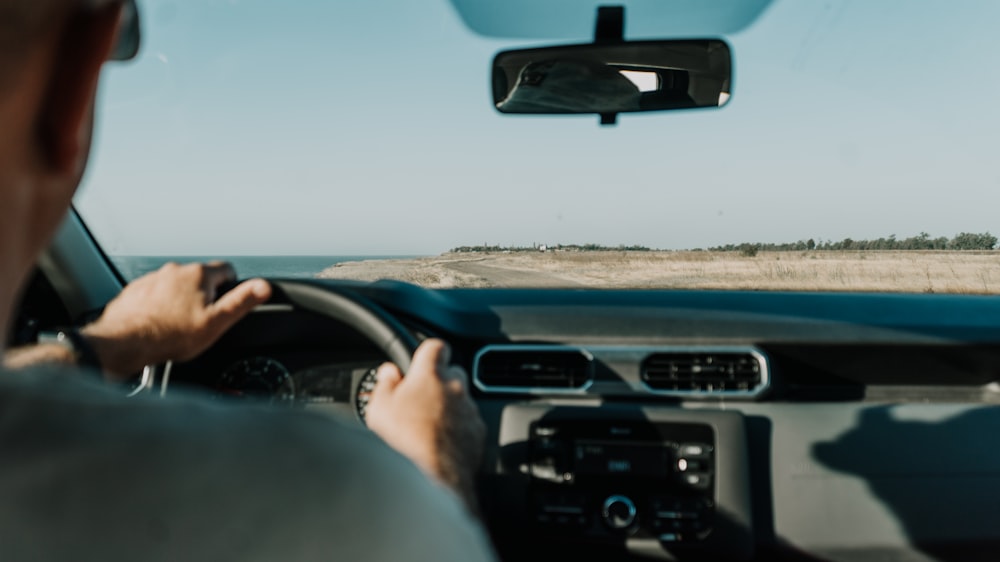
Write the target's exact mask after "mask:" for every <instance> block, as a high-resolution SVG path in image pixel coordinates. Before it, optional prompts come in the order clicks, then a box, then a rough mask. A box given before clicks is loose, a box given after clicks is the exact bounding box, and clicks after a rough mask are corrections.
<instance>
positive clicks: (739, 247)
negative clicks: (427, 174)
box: [450, 232, 998, 256]
mask: <svg viewBox="0 0 1000 562" xmlns="http://www.w3.org/2000/svg"><path fill="white" fill-rule="evenodd" d="M997 242H998V240H997V237H996V236H994V235H992V234H990V233H989V232H982V233H973V232H961V233H959V234H956V235H955V236H953V237H952V238H946V237H944V236H940V237H937V238H932V237H931V235H930V234H927V233H926V232H921V233H920V234H918V235H916V236H910V237H909V238H896V235H895V234H891V235H889V236H888V237H882V238H876V239H873V240H854V239H853V238H844V239H843V240H822V239H820V240H815V239H812V238H810V239H808V240H799V241H797V242H785V243H773V242H755V243H750V242H743V243H740V244H726V245H723V246H714V247H711V248H708V250H709V251H712V252H739V253H740V254H742V255H744V256H755V255H757V253H758V252H806V251H845V250H854V251H859V250H994V249H996V248H997ZM551 250H554V251H561V252H655V251H658V250H656V249H653V248H650V247H648V246H642V245H638V244H633V245H624V244H620V245H618V246H605V245H602V244H554V245H551V246H547V245H544V244H532V245H531V246H516V245H512V246H501V245H499V244H482V245H478V246H458V247H456V248H452V249H451V250H450V251H451V252H452V253H491V252H493V253H501V252H508V253H514V252H538V251H551ZM695 250H701V248H696V249H695Z"/></svg>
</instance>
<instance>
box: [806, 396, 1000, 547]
mask: <svg viewBox="0 0 1000 562" xmlns="http://www.w3.org/2000/svg"><path fill="white" fill-rule="evenodd" d="M894 408H895V407H892V406H879V407H872V408H867V409H864V410H863V411H862V412H861V413H860V414H859V417H858V421H857V424H856V426H855V427H854V428H852V429H851V430H850V431H848V432H846V433H844V434H842V435H840V436H838V437H837V438H836V440H834V441H830V442H825V443H817V444H816V445H814V446H813V450H812V454H813V457H814V458H815V459H816V460H817V461H818V462H819V463H821V464H822V465H824V466H826V467H829V468H831V469H833V470H834V471H837V472H842V473H846V474H850V475H854V476H857V477H859V478H862V479H863V480H864V481H865V483H866V484H867V486H868V488H869V489H870V491H871V492H872V494H874V495H875V496H876V497H877V498H878V499H879V500H880V501H881V502H882V503H883V504H884V505H885V506H886V507H887V508H888V509H889V510H891V512H892V514H893V515H894V516H895V517H896V519H897V520H898V522H899V524H900V526H901V528H902V530H903V532H904V533H905V535H906V539H907V540H908V542H909V543H910V544H911V545H913V546H914V547H915V548H916V549H918V550H920V551H921V552H923V553H925V554H926V555H928V556H930V557H932V558H933V559H935V560H941V561H947V562H951V561H955V562H958V561H963V562H966V561H971V560H997V558H998V557H1000V533H998V532H997V529H998V526H997V524H998V522H1000V447H997V446H995V444H994V443H992V439H995V438H996V436H998V435H1000V409H998V408H993V407H978V408H971V409H969V408H962V407H956V408H955V409H954V411H952V412H951V415H950V416H949V417H944V418H942V417H941V415H940V414H941V412H942V410H941V409H940V408H936V409H933V410H931V409H929V408H922V407H920V406H910V407H907V408H906V409H905V411H903V410H899V411H896V410H895V409H894ZM903 416H905V417H903ZM982 537H993V539H992V540H990V541H989V542H988V543H984V542H982V540H981V538H982Z"/></svg>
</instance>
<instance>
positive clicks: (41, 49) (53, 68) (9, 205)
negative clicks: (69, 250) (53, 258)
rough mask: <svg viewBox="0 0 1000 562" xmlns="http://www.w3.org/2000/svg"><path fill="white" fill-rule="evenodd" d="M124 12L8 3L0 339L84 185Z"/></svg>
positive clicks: (1, 84) (106, 4)
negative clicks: (104, 77) (101, 88)
mask: <svg viewBox="0 0 1000 562" xmlns="http://www.w3.org/2000/svg"><path fill="white" fill-rule="evenodd" d="M123 4H124V2H123V1H122V0H0V335H2V334H3V330H4V328H5V327H6V325H7V322H8V321H9V316H10V311H11V308H12V306H13V299H14V298H15V295H16V293H17V289H18V287H19V285H20V284H21V283H22V282H23V280H24V278H25V277H26V276H27V274H28V273H29V272H30V270H31V267H32V265H33V264H34V262H35V259H36V258H37V257H38V254H39V252H41V251H42V250H43V249H44V248H45V246H46V244H48V242H49V240H50V239H51V237H52V235H53V233H54V232H55V229H56V227H57V226H58V225H59V221H60V220H61V219H62V217H63V216H64V214H65V212H66V210H67V209H68V208H69V205H70V203H71V201H72V197H73V193H74V191H75V190H76V188H77V186H78V185H79V183H80V179H81V177H82V176H83V171H84V168H85V166H86V163H87V156H88V155H89V152H90V139H91V133H92V129H93V116H94V101H95V99H96V94H97V83H98V77H99V75H100V70H101V66H102V64H103V63H104V61H105V60H107V59H108V58H109V56H110V55H111V54H112V53H113V51H114V47H115V39H116V36H117V31H118V28H119V22H120V21H121V15H122V10H123ZM0 342H2V340H0Z"/></svg>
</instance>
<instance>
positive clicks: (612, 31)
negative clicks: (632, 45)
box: [594, 6, 625, 45]
mask: <svg viewBox="0 0 1000 562" xmlns="http://www.w3.org/2000/svg"><path fill="white" fill-rule="evenodd" d="M624 42H625V6H598V7H597V25H596V26H595V28H594V44H597V45H601V44H608V43H624Z"/></svg>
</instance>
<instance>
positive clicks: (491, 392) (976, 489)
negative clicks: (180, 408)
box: [8, 2, 1000, 562]
mask: <svg viewBox="0 0 1000 562" xmlns="http://www.w3.org/2000/svg"><path fill="white" fill-rule="evenodd" d="M468 4H469V3H468V2H457V5H458V6H459V10H460V12H461V10H462V6H466V7H468V6H467V5H468ZM512 4H517V3H512ZM521 4H524V3H521ZM529 4H530V3H529ZM522 8H523V9H524V10H530V9H531V7H530V6H523V7H522ZM469 9H470V10H471V8H469ZM755 9H757V11H759V9H762V8H759V6H757V8H755ZM461 13H462V14H463V15H467V14H466V12H461ZM470 17H471V16H470ZM586 17H587V18H589V19H590V20H591V21H592V20H593V17H594V13H593V12H590V13H589V14H588V15H587V16H586ZM616 17H617V18H620V17H621V14H620V13H615V12H614V11H611V12H608V13H606V14H605V18H606V19H605V20H604V24H603V25H602V24H601V17H600V16H598V25H597V29H598V32H597V33H596V34H595V41H594V45H601V44H602V41H605V42H608V41H610V42H611V43H614V42H615V41H616V39H615V38H616V37H617V40H618V41H619V42H621V41H622V39H621V27H620V25H619V26H618V27H616V26H615V24H614V21H616V20H615V18H616ZM607 18H610V20H609V19H607ZM608 21H611V23H610V24H609V23H608ZM484 22H486V23H484ZM467 23H469V25H470V26H472V27H473V28H475V27H476V26H483V25H488V24H489V22H488V21H487V20H475V21H471V20H470V21H469V22H467ZM602 29H603V30H604V31H603V32H602V31H601V30H602ZM602 33H603V34H602ZM609 38H610V39H609ZM701 45H702V48H705V45H709V44H707V43H705V44H701ZM564 47H565V45H564ZM721 47H723V48H725V47H726V46H725V43H724V42H723V43H721ZM718 49H719V44H714V47H713V48H709V50H711V51H712V53H718V52H719V51H718ZM726 49H727V50H726V52H727V53H728V48H726ZM598 51H600V49H598ZM675 52H681V51H675ZM683 54H684V56H692V57H694V56H695V55H692V54H691V53H689V52H687V51H684V53H683ZM575 56H576V55H574V57H575ZM616 56H617V55H616ZM698 56H699V57H700V55H698ZM712 56H716V55H715V54H713V55H712ZM733 56H734V59H736V60H737V63H735V64H738V53H734V55H733ZM634 58H635V60H634V61H633V62H634V64H631V65H630V63H629V62H628V61H623V60H619V59H615V60H614V61H613V63H614V64H615V65H617V66H616V68H617V69H619V70H620V69H622V68H631V69H639V71H641V72H651V73H653V74H659V75H658V77H657V80H658V83H662V84H677V88H681V89H684V88H689V87H691V86H690V85H691V84H702V85H703V86H704V87H705V88H707V89H706V90H704V91H702V92H701V93H700V94H699V95H698V96H693V97H692V98H691V99H690V100H688V103H685V104H683V105H684V107H690V106H691V105H692V104H694V103H696V102H697V104H698V105H719V104H720V98H719V97H720V95H721V94H726V97H728V92H729V87H730V83H729V80H728V74H729V70H728V67H726V64H721V63H716V62H711V64H709V63H708V62H706V61H707V60H708V59H704V58H699V60H700V61H701V62H699V63H698V64H699V65H702V66H699V67H698V68H699V69H700V70H698V71H697V72H695V71H691V72H689V73H686V74H685V75H684V76H679V75H678V76H673V75H672V74H671V73H672V72H674V71H672V70H670V68H674V67H673V66H670V65H665V66H663V67H660V66H658V63H656V62H655V61H653V60H652V59H651V57H650V54H649V52H646V51H643V52H642V53H640V54H639V55H636V57H634ZM725 58H726V63H727V64H728V55H726V57H725ZM536 60H537V57H532V56H523V57H521V58H520V59H519V58H518V57H517V56H515V55H509V56H508V57H507V58H501V57H498V59H497V60H496V61H494V65H495V66H494V70H495V72H494V75H493V79H494V83H493V86H494V87H493V90H492V93H493V98H492V101H493V102H494V104H496V106H497V109H498V110H500V111H503V109H502V108H501V107H500V106H501V105H502V102H503V100H504V99H509V97H508V96H509V95H510V94H511V92H512V88H514V84H517V83H524V84H527V85H526V86H524V87H529V88H530V87H532V83H533V82H534V84H535V85H537V84H538V83H544V82H545V80H547V79H548V78H549V77H551V76H552V75H551V74H550V75H549V76H548V77H546V76H542V75H538V74H537V73H538V72H539V69H538V67H533V68H528V67H529V66H530V65H531V64H532V62H533V61H536ZM574 60H575V59H574ZM712 60H713V61H714V59H712ZM602 64H603V62H602ZM710 66H711V67H712V69H711V71H712V72H721V74H712V75H710V76H709V77H707V78H706V77H705V76H704V75H702V74H704V73H707V72H708V70H709V67H710ZM721 67H725V68H723V70H721V71H720V70H718V69H719V68H721ZM497 68H499V69H501V70H499V71H497V70H496V69H497ZM692 68H693V67H692ZM524 70H527V71H528V72H527V74H525V73H524V72H523V71H524ZM550 70H551V67H550ZM702 71H704V72H702ZM532 73H535V75H534V76H531V74H532ZM594 76H598V78H595V80H598V81H600V80H603V78H600V77H599V76H600V74H599V73H595V74H594ZM698 76H701V77H700V78H699V77H698ZM498 81H499V82H498ZM519 81H520V82H519ZM550 83H551V82H550ZM672 87H673V86H667V87H666V88H667V89H670V88H672ZM609 91H610V90H609ZM736 95H738V93H737V94H736ZM667 97H669V96H667ZM546 99H547V100H548V99H549V98H546ZM609 100H610V98H609V99H608V100H604V101H601V100H598V101H597V102H594V101H593V99H590V100H589V101H587V103H583V102H581V101H580V99H578V98H573V97H572V96H571V98H570V99H568V100H563V102H561V103H559V104H557V105H545V103H551V102H550V101H545V102H544V103H542V105H532V106H531V109H530V110H529V112H531V111H534V112H582V113H592V114H595V115H598V116H600V122H601V123H604V124H605V125H610V124H613V123H615V121H616V116H617V114H619V113H623V112H632V111H645V110H648V109H655V110H662V109H671V108H675V106H676V104H674V102H673V101H669V102H667V104H666V105H665V106H664V105H656V104H654V105H656V106H655V107H651V106H650V105H649V102H644V103H643V105H642V107H639V106H634V107H633V106H626V105H621V104H620V98H619V97H615V99H614V100H610V101H609ZM536 101H537V99H536ZM605 101H606V102H607V104H610V105H606V106H602V105H601V103H604V102H605ZM540 103H541V102H540ZM595 103H596V105H595ZM721 103H722V104H724V100H722V101H721ZM514 107H515V106H513V105H512V106H509V107H508V109H509V110H510V111H512V112H520V111H517V110H515V109H511V108H514ZM539 108H541V109H539ZM496 118H497V119H502V118H506V117H505V116H502V115H500V114H499V113H498V115H497V116H496ZM637 118H641V117H637ZM594 126H595V127H597V126H598V125H597V124H596V123H595V125H594ZM271 281H272V283H273V285H274V287H275V296H274V298H273V299H272V300H271V302H269V303H267V304H265V305H262V306H261V307H259V308H258V309H257V310H255V311H254V312H253V313H251V314H250V315H249V316H248V317H247V318H246V319H244V320H243V321H241V322H240V323H239V324H237V325H236V327H234V328H233V329H232V330H231V331H229V332H228V333H227V334H226V335H225V336H223V338H222V339H221V340H220V341H219V342H218V343H217V344H215V345H214V346H213V347H212V348H211V349H210V350H209V351H208V352H206V353H205V354H204V355H202V356H201V357H198V358H196V359H195V360H192V361H190V362H187V363H167V364H164V365H152V366H149V368H147V370H146V371H145V372H144V373H143V374H142V375H141V376H140V374H136V377H135V379H134V380H133V381H132V382H131V383H130V384H129V386H128V387H126V388H123V389H122V391H123V393H126V394H133V393H149V394H153V395H159V396H165V397H168V396H172V395H174V394H180V393H188V392H196V393H199V394H205V395H207V396H209V397H211V399H213V400H219V401H227V402H232V403H237V404H238V403H240V402H253V403H258V402H261V401H264V402H268V403H271V404H272V405H273V406H274V407H276V408H293V409H304V410H308V411H315V412H317V413H320V414H323V415H331V416H338V417H342V418H350V419H353V420H355V421H356V422H357V423H358V424H363V423H364V414H365V407H366V405H367V401H368V398H369V395H370V392H371V389H372V386H373V384H374V369H375V368H376V367H377V366H378V365H379V364H381V363H382V362H384V361H386V360H391V361H394V362H396V363H398V364H399V365H400V366H401V367H403V368H404V370H405V366H406V365H407V364H408V362H409V357H410V355H411V353H412V351H413V350H414V349H415V347H416V345H417V344H418V343H419V342H420V341H421V340H423V339H425V338H429V337H436V338H442V339H444V340H446V341H447V342H449V343H450V344H451V346H452V348H453V351H454V357H453V362H454V363H456V364H458V365H461V366H462V367H463V368H464V369H465V370H466V371H467V372H468V373H469V375H470V392H471V394H472V396H473V398H474V400H475V402H476V404H477V406H478V408H479V411H480V413H481V415H482V417H483V419H484V421H485V423H486V426H487V430H488V436H487V444H486V453H485V458H484V460H483V463H482V466H481V467H480V468H479V473H478V477H479V482H478V493H479V500H480V502H481V507H482V511H483V520H484V523H485V526H486V528H487V530H488V532H489V534H490V536H491V538H492V540H493V544H494V546H495V548H496V549H497V552H498V553H499V555H500V558H501V559H502V560H511V561H513V560H539V561H541V560H546V561H548V560H577V559H581V560H591V559H604V560H633V559H634V560H643V559H653V560H656V559H662V560H760V561H764V560H862V561H869V560H870V561H889V560H891V561H914V562H915V561H928V560H944V561H969V560H996V559H997V558H998V556H1000V554H998V553H1000V524H998V521H1000V447H997V446H995V444H993V443H992V440H993V438H994V437H996V436H1000V409H998V408H996V404H997V403H998V402H1000V383H998V373H1000V300H997V298H996V297H995V296H972V295H945V294H915V293H907V294H891V293H848V292H843V293H835V292H830V293H819V292H815V293H813V292H778V291H738V290H667V289H644V290H616V289H587V288H584V289H581V288H544V289H543V288H539V289H532V288H523V289H508V288H486V289H473V288H454V289H428V288H423V287H420V286H417V285H413V284H408V283H404V282H400V281H389V280H384V281H376V282H361V281H340V280H326V279H290V278H289V279H272V280H271ZM125 283H126V279H124V278H123V277H122V276H121V275H120V274H119V272H118V271H117V270H116V268H115V266H114V265H113V264H112V262H111V260H110V259H109V258H108V256H107V255H106V254H105V252H104V251H103V250H102V247H101V245H100V244H99V243H98V241H97V240H96V239H95V237H94V236H93V235H92V234H91V232H90V231H89V230H88V228H87V226H86V225H85V224H84V221H83V219H82V218H81V216H80V215H79V214H78V213H77V212H76V211H75V210H72V211H71V212H70V214H69V215H68V217H67V218H66V221H65V223H64V224H63V226H62V227H61V229H60V231H59V233H58V234H57V236H56V238H55V240H54V241H53V243H52V246H51V247H50V248H49V249H48V250H47V252H46V253H45V254H44V255H43V257H42V258H41V259H40V260H39V263H38V268H37V272H36V274H35V276H34V277H33V279H32V280H31V283H30V284H29V286H28V287H27V289H26V290H25V293H24V296H23V300H22V304H21V308H20V310H19V312H18V314H17V317H16V321H15V325H14V329H12V330H11V335H12V341H11V342H8V343H9V344H10V345H19V344H24V343H30V342H32V341H34V340H35V338H36V337H37V335H38V333H39V332H40V331H43V330H49V329H53V328H54V327H57V326H65V325H80V324H82V323H85V322H86V321H87V320H88V319H92V318H94V317H95V315H97V314H99V312H100V310H101V308H102V307H103V306H104V305H105V304H106V303H107V302H108V301H109V300H110V299H111V298H113V297H114V295H116V294H117V293H118V292H119V291H120V290H121V288H122V287H123V286H124V284H125Z"/></svg>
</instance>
